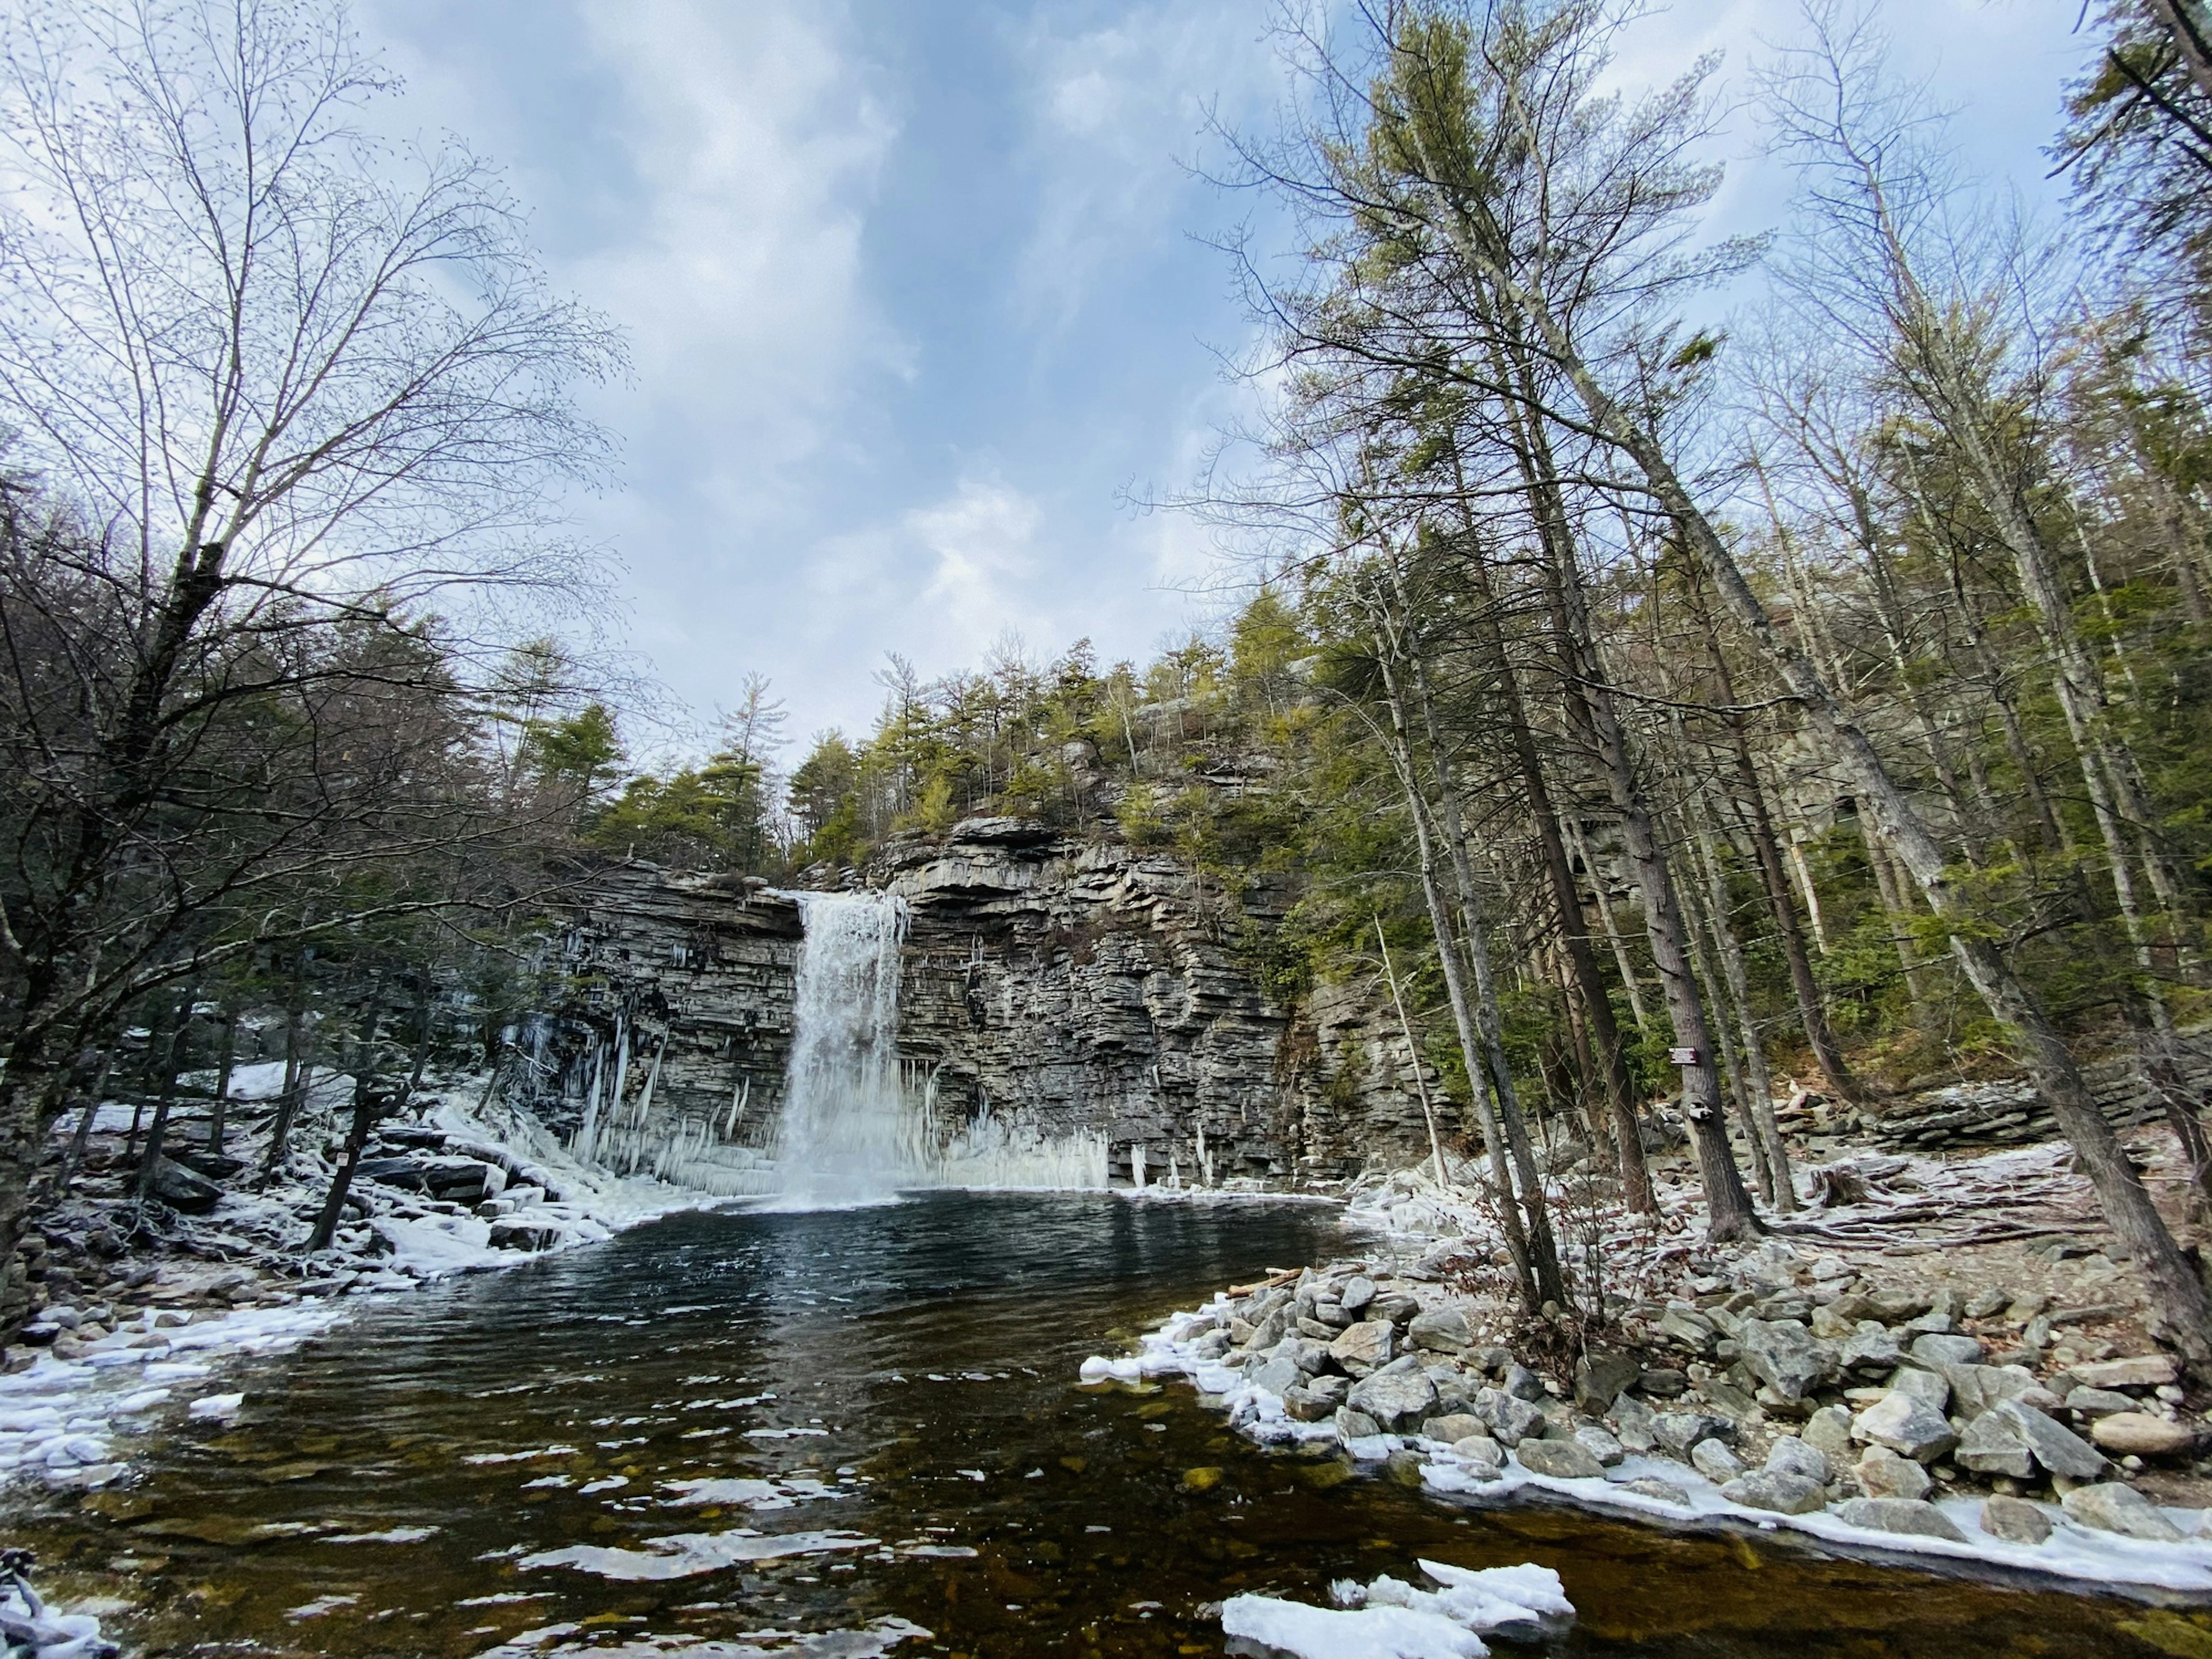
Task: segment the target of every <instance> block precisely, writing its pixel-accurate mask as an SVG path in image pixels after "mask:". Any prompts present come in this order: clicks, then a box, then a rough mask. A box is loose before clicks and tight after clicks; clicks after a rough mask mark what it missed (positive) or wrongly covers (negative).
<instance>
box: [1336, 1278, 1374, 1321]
mask: <svg viewBox="0 0 2212 1659" xmlns="http://www.w3.org/2000/svg"><path fill="white" fill-rule="evenodd" d="M1374 1299H1375V1281H1374V1280H1373V1279H1370V1278H1368V1276H1367V1275H1366V1274H1365V1273H1354V1274H1353V1275H1352V1277H1351V1278H1349V1279H1346V1280H1345V1281H1344V1288H1343V1289H1342V1290H1341V1291H1338V1292H1337V1297H1336V1300H1337V1304H1338V1305H1339V1306H1340V1307H1341V1308H1342V1309H1343V1310H1345V1312H1346V1313H1348V1314H1350V1315H1352V1317H1354V1318H1355V1319H1356V1318H1358V1316H1359V1310H1361V1309H1362V1308H1364V1307H1365V1306H1366V1305H1367V1304H1369V1303H1370V1302H1372V1301H1373V1300H1374Z"/></svg>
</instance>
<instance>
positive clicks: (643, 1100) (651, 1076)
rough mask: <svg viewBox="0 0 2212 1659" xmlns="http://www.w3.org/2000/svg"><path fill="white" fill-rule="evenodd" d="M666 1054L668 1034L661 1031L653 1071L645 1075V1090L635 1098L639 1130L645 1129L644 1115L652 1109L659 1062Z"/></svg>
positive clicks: (654, 1055) (658, 1077) (655, 1050)
mask: <svg viewBox="0 0 2212 1659" xmlns="http://www.w3.org/2000/svg"><path fill="white" fill-rule="evenodd" d="M667 1052H668V1033H667V1032H665V1031H663V1032H662V1033H661V1034H660V1046H659V1048H655V1049H654V1050H653V1069H652V1070H651V1071H649V1072H647V1073H646V1074H645V1088H644V1090H643V1091H641V1093H640V1094H639V1095H638V1097H637V1119H636V1123H637V1127H638V1128H639V1129H641V1130H642V1129H643V1128H644V1127H645V1115H646V1114H647V1112H650V1111H651V1110H652V1109H653V1085H654V1084H656V1083H658V1082H659V1081H660V1060H661V1056H662V1055H664V1054H666V1053H667Z"/></svg>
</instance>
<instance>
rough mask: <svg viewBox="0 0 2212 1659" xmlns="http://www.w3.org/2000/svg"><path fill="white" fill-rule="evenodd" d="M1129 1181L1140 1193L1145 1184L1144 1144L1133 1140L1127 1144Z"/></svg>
mask: <svg viewBox="0 0 2212 1659" xmlns="http://www.w3.org/2000/svg"><path fill="white" fill-rule="evenodd" d="M1129 1181H1130V1184H1131V1185H1133V1186H1134V1187H1136V1188H1138V1189H1139V1190H1140V1191H1141V1190H1142V1189H1143V1188H1144V1184H1145V1143H1144V1142H1143V1141H1141V1140H1133V1141H1131V1142H1130V1143H1129Z"/></svg>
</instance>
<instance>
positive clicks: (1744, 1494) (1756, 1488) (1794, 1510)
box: [1721, 1469, 1827, 1515]
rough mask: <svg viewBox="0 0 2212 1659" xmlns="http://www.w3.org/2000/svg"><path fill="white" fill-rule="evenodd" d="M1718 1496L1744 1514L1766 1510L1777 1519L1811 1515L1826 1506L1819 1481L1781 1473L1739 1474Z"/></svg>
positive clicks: (1773, 1470) (1755, 1471) (1760, 1470)
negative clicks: (1739, 1507)
mask: <svg viewBox="0 0 2212 1659" xmlns="http://www.w3.org/2000/svg"><path fill="white" fill-rule="evenodd" d="M1721 1496H1722V1497H1723V1498H1727V1499H1728V1501H1729V1503H1731V1504H1742V1505H1743V1506H1744V1507H1745V1508H1746V1509H1747V1510H1771V1511H1772V1512H1773V1513H1775V1514H1777V1515H1810V1514H1812V1513H1813V1511H1814V1510H1818V1509H1822V1508H1825V1507H1826V1504H1827V1494H1826V1492H1824V1491H1823V1490H1822V1489H1821V1486H1820V1482H1819V1481H1817V1480H1807V1479H1806V1478H1805V1477H1804V1476H1803V1475H1802V1474H1788V1473H1786V1472H1785V1471H1784V1470H1781V1469H1754V1470H1753V1471H1752V1472H1751V1473H1750V1474H1740V1475H1738V1476H1737V1477H1736V1478H1735V1480H1731V1481H1729V1483H1728V1484H1727V1485H1726V1486H1723V1487H1722V1488H1721Z"/></svg>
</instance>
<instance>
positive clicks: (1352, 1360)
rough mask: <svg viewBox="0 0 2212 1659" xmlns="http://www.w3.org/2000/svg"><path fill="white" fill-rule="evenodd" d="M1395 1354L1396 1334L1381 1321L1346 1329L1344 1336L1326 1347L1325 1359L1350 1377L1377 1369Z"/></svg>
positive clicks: (1384, 1321) (1370, 1321)
mask: <svg viewBox="0 0 2212 1659" xmlns="http://www.w3.org/2000/svg"><path fill="white" fill-rule="evenodd" d="M1396 1352H1397V1332H1396V1331H1395V1329H1394V1328H1392V1327H1391V1325H1390V1323H1389V1321H1387V1320H1381V1319H1374V1320H1362V1321H1361V1322H1359V1323H1358V1324H1356V1325H1349V1326H1346V1328H1345V1331H1344V1334H1343V1335H1341V1336H1340V1337H1338V1338H1337V1339H1336V1340H1335V1341H1334V1342H1332V1343H1330V1344H1329V1345H1328V1357H1329V1358H1331V1359H1334V1361H1335V1362H1336V1363H1337V1364H1340V1365H1341V1366H1343V1367H1344V1369H1345V1370H1347V1371H1349V1372H1350V1373H1351V1374H1352V1376H1367V1375H1368V1374H1369V1373H1370V1372H1373V1371H1376V1370H1381V1369H1382V1368H1383V1366H1385V1365H1387V1364H1389V1363H1390V1359H1391V1357H1392V1356H1393V1355H1394V1354H1395V1353H1396Z"/></svg>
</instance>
